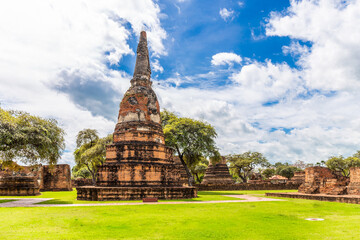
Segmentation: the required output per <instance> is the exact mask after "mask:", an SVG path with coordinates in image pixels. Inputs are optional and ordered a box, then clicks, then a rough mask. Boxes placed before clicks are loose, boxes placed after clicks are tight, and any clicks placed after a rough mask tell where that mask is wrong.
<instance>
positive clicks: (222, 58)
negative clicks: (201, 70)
mask: <svg viewBox="0 0 360 240" xmlns="http://www.w3.org/2000/svg"><path fill="white" fill-rule="evenodd" d="M241 61H242V59H241V57H240V56H239V55H237V54H235V53H228V52H222V53H217V54H215V55H214V56H212V59H211V64H212V65H214V66H220V65H233V64H234V63H241Z"/></svg>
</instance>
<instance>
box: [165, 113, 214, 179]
mask: <svg viewBox="0 0 360 240" xmlns="http://www.w3.org/2000/svg"><path fill="white" fill-rule="evenodd" d="M161 118H162V126H163V130H164V135H165V143H166V145H167V146H170V147H172V148H173V149H174V150H175V152H176V154H177V155H178V156H179V158H180V161H181V163H182V164H183V165H184V167H185V170H186V173H187V175H188V178H189V185H192V184H193V182H194V177H193V175H192V174H191V171H190V169H189V168H190V167H195V166H196V164H197V163H199V162H201V159H202V158H204V157H205V158H206V157H211V156H215V157H217V158H218V157H219V153H218V151H217V147H216V145H215V138H216V136H217V134H216V131H215V128H214V127H213V126H211V125H210V124H208V123H206V122H204V121H200V120H195V119H191V118H183V117H178V116H176V115H175V114H174V113H172V112H169V111H167V110H164V111H163V112H161Z"/></svg>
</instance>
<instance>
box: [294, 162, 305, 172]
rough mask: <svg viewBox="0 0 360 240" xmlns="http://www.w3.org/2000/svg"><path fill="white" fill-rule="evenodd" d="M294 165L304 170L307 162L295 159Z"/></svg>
mask: <svg viewBox="0 0 360 240" xmlns="http://www.w3.org/2000/svg"><path fill="white" fill-rule="evenodd" d="M293 166H294V167H296V168H298V169H299V170H304V169H305V168H306V167H307V164H306V163H305V162H304V161H301V160H297V161H296V162H295V163H294V164H293Z"/></svg>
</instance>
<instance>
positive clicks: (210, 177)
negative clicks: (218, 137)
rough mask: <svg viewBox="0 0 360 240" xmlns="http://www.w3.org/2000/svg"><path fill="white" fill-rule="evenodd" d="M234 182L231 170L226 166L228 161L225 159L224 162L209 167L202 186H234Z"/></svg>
mask: <svg viewBox="0 0 360 240" xmlns="http://www.w3.org/2000/svg"><path fill="white" fill-rule="evenodd" d="M233 183H234V180H233V179H232V177H231V175H230V173H229V168H228V166H227V165H226V160H225V158H224V157H223V159H222V161H221V162H219V163H216V164H211V163H210V165H209V166H208V168H207V169H206V172H205V176H204V180H203V182H202V184H203V185H204V184H205V185H210V184H213V185H217V184H219V185H220V184H221V185H223V184H233Z"/></svg>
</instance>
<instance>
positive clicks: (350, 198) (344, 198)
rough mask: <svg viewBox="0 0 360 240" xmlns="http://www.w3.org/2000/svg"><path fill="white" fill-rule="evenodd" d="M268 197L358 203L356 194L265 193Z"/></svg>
mask: <svg viewBox="0 0 360 240" xmlns="http://www.w3.org/2000/svg"><path fill="white" fill-rule="evenodd" d="M265 195H266V196H269V197H286V198H300V199H309V200H318V201H327V202H341V203H354V204H360V196H358V195H326V194H305V193H296V192H295V193H265Z"/></svg>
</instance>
